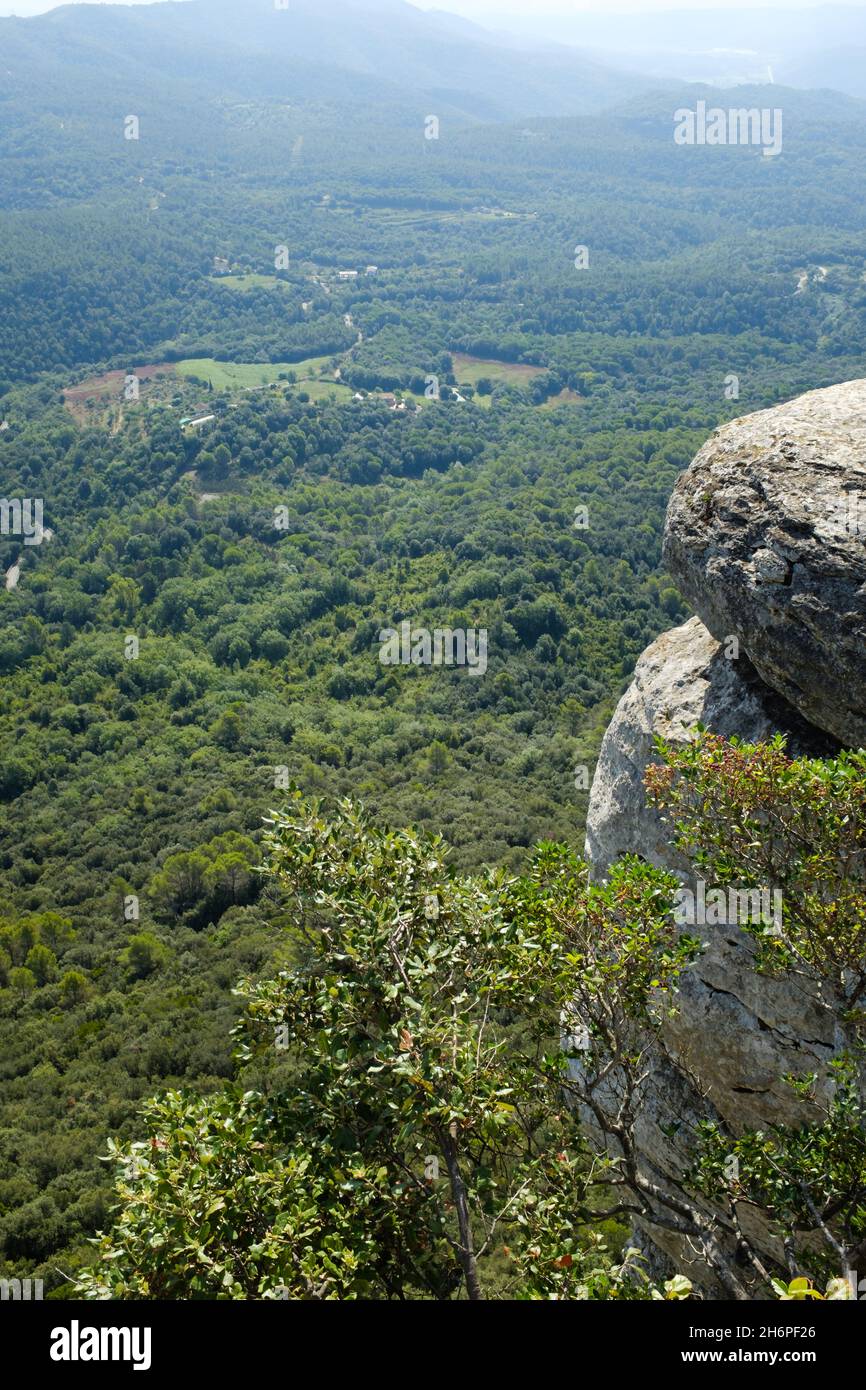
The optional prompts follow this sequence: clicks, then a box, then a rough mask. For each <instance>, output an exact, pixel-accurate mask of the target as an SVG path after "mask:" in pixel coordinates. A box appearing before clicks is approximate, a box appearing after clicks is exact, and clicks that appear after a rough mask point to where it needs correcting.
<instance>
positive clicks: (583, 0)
mask: <svg viewBox="0 0 866 1390" xmlns="http://www.w3.org/2000/svg"><path fill="white" fill-rule="evenodd" d="M85 2H86V3H90V4H94V3H95V4H103V3H106V0H66V3H71V4H81V3H85ZM149 2H151V0H114V3H115V4H141V3H149ZM290 3H291V0H290ZM414 3H416V4H417V5H418V6H419V8H420V9H424V10H434V9H435V10H450V11H451V12H452V13H453V14H462V15H467V16H468V17H469V18H470V19H478V20H481V21H482V22H486V23H488V24H490V25H491V26H495V24H496V22H497V21H500V22H501V21H502V20H503V19H505V18H507V16H508V15H514V14H519V15H524V16H525V15H527V14H532V13H535V14H547V15H553V14H559V15H562V14H566V15H567V14H578V13H580V11H581V10H606V11H608V12H610V11H611V10H622V11H625V12H631V13H635V12H636V11H641V12H642V13H644V14H646V13H652V12H653V11H654V10H719V9H752V8H755V7H756V3H755V0H414ZM842 3H845V0H842ZM238 4H239V5H240V6H241V7H243V0H238ZM814 4H815V0H757V6H758V7H761V8H764V7H767V8H769V7H772V8H774V9H808V8H811V7H812V6H813V5H814ZM861 7H862V4H861V5H857V6H856V8H861ZM54 9H57V0H0V15H9V14H17V15H33V14H43V13H44V12H45V11H46V10H54Z"/></svg>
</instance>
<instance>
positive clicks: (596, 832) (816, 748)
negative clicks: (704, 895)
mask: <svg viewBox="0 0 866 1390" xmlns="http://www.w3.org/2000/svg"><path fill="white" fill-rule="evenodd" d="M698 723H700V724H704V725H706V727H707V728H708V729H712V731H713V732H714V733H717V734H721V735H722V736H723V737H724V738H730V737H731V735H733V734H736V735H738V736H739V737H740V738H744V739H748V740H749V741H751V742H754V743H756V742H758V741H759V740H762V739H767V738H771V737H772V736H773V734H775V733H779V732H781V733H785V734H786V735H787V736H788V740H789V742H788V746H789V749H790V750H792V751H793V752H794V753H795V754H797V755H806V756H810V757H822V756H825V755H829V754H831V753H833V752H834V751H836V750H837V749H838V744H837V743H836V742H835V741H834V740H833V739H832V738H830V737H829V736H828V735H826V734H822V733H821V732H820V731H819V730H817V729H814V728H813V727H812V726H811V725H809V724H807V723H806V721H805V720H804V719H802V718H801V717H800V716H799V715H798V714H797V712H796V710H793V709H791V708H790V706H788V705H786V704H785V702H784V700H782V699H780V697H779V696H778V695H777V694H776V693H775V691H773V690H768V689H767V687H766V686H765V685H763V684H762V682H761V680H760V678H759V677H758V675H757V673H756V671H755V668H754V666H753V665H752V663H751V662H750V661H749V659H748V657H746V656H743V655H742V654H741V655H740V656H739V658H737V659H734V658H733V657H727V656H726V655H725V649H724V648H723V646H722V645H721V643H719V642H717V641H716V640H715V639H714V638H713V637H711V636H710V634H709V632H708V631H707V629H706V628H705V627H704V625H703V623H702V622H701V620H700V619H699V618H692V619H691V620H690V621H689V622H687V623H684V624H683V626H682V627H678V628H674V629H673V631H672V632H665V633H663V634H662V636H661V637H659V638H658V640H657V641H655V642H653V644H652V646H651V647H648V648H647V650H646V651H645V652H644V654H643V656H642V657H641V659H640V661H639V662H638V664H637V667H636V668H635V673H634V679H633V680H632V683H631V686H630V687H629V689H628V690H627V691H626V693H625V695H624V696H623V697H622V699H621V701H620V703H619V706H618V707H617V710H616V713H615V714H614V717H613V719H612V721H611V723H610V725H609V727H608V730H607V733H606V734H605V736H604V741H603V743H602V746H601V753H600V755H599V760H598V767H597V769H596V774H595V778H594V781H593V786H592V795H591V797H590V802H589V811H588V814H587V822H586V851H587V857H588V858H589V860H590V863H591V864H592V865H593V866H594V870H595V873H596V876H601V875H603V874H604V872H605V871H606V870H607V868H608V867H609V865H610V864H612V863H613V861H614V860H615V859H617V858H619V856H620V855H622V854H628V853H639V854H641V855H642V856H643V858H644V859H647V860H649V862H650V863H651V864H655V865H656V866H657V867H659V868H673V869H686V868H687V867H688V866H687V865H686V863H685V862H684V861H681V860H680V859H679V856H678V855H677V854H676V852H675V851H674V850H672V849H671V847H670V845H669V843H668V841H669V838H670V832H669V830H668V829H666V827H665V826H664V825H663V824H662V821H661V819H660V817H659V816H658V814H657V813H656V812H655V811H654V810H653V809H652V808H651V807H649V806H647V804H646V798H645V797H644V795H643V778H644V773H645V772H646V769H647V767H648V766H649V764H650V763H651V762H652V761H654V760H655V753H654V749H653V740H654V738H655V737H656V735H660V736H661V737H662V738H664V739H666V740H667V741H668V742H669V743H674V744H677V743H679V744H683V743H685V742H687V741H688V740H689V739H690V738H691V736H692V731H693V730H694V728H695V725H696V724H698Z"/></svg>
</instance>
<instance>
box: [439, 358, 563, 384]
mask: <svg viewBox="0 0 866 1390" xmlns="http://www.w3.org/2000/svg"><path fill="white" fill-rule="evenodd" d="M452 359H453V362H454V375H455V376H456V378H457V380H458V381H465V382H467V383H468V384H469V385H470V386H477V385H478V382H479V381H481V379H482V378H483V377H487V378H488V379H489V380H490V381H500V382H503V383H511V384H512V385H515V386H525V385H526V383H527V382H528V381H531V380H532V378H533V377H534V376H541V374H542V372H543V371H544V368H543V367H530V366H527V364H526V363H525V362H498V361H497V360H496V359H495V358H484V357H470V356H469V355H468V353H465V352H455V353H452Z"/></svg>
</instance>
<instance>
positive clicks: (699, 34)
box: [507, 5, 866, 96]
mask: <svg viewBox="0 0 866 1390" xmlns="http://www.w3.org/2000/svg"><path fill="white" fill-rule="evenodd" d="M507 25H508V29H509V31H511V32H512V33H513V34H514V35H517V36H520V37H521V38H523V39H525V40H526V41H527V42H529V41H532V42H535V43H537V42H538V41H539V39H545V40H546V41H548V42H552V41H556V42H558V43H560V44H570V45H573V46H574V47H576V48H580V49H581V50H582V51H584V52H585V53H587V54H592V55H594V56H595V57H596V58H597V59H598V60H599V61H600V62H603V63H608V64H612V65H614V66H620V67H628V68H631V69H633V70H636V71H640V72H642V73H645V74H646V75H647V76H650V77H655V78H671V77H676V78H681V79H684V80H686V81H689V82H712V83H719V84H724V85H729V84H733V83H741V82H767V81H770V80H772V81H775V82H782V83H785V84H787V85H789V86H795V87H831V88H835V89H836V90H837V91H840V92H846V93H848V94H850V95H852V96H862V95H864V94H866V63H864V55H866V8H864V7H863V6H849V5H824V6H818V7H815V8H810V9H769V8H761V7H757V8H754V9H753V8H748V9H712V10H697V11H687V10H668V11H664V10H662V11H659V12H657V13H650V14H633V15H628V16H627V19H625V18H624V16H623V15H621V14H620V15H617V14H605V13H596V14H579V15H547V14H545V13H544V12H543V10H542V11H541V13H533V14H532V15H527V16H525V17H523V16H521V17H515V18H511V17H509V18H508V21H507Z"/></svg>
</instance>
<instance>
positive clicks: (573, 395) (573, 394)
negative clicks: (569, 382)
mask: <svg viewBox="0 0 866 1390" xmlns="http://www.w3.org/2000/svg"><path fill="white" fill-rule="evenodd" d="M584 399H585V398H584V397H583V396H580V395H578V393H577V391H572V389H571V387H570V386H564V387H563V389H562V390H561V391H560V392H559V394H558V395H556V396H551V397H550V398H549V399H548V400H546V401H545V402H544V405H543V406H541V409H542V410H555V409H556V407H557V406H558V405H583V402H584Z"/></svg>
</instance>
